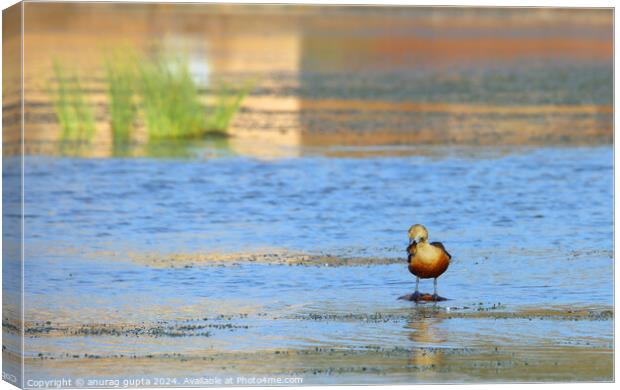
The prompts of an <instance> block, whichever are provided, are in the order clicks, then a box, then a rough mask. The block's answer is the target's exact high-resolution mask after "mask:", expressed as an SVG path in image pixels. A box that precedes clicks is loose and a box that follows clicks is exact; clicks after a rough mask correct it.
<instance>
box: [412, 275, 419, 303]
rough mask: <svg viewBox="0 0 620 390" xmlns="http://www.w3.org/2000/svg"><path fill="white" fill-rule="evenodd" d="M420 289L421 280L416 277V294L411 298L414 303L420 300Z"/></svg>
mask: <svg viewBox="0 0 620 390" xmlns="http://www.w3.org/2000/svg"><path fill="white" fill-rule="evenodd" d="M418 287H420V278H419V277H418V276H416V277H415V292H414V293H413V295H412V296H411V300H412V301H416V302H417V301H418V299H420V292H419V291H418Z"/></svg>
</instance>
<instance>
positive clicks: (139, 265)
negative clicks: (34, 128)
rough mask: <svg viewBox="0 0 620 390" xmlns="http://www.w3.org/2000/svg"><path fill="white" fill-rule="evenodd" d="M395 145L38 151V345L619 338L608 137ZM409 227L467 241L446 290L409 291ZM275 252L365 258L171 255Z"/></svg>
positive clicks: (33, 269) (29, 259) (225, 347)
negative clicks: (157, 262) (364, 151)
mask: <svg viewBox="0 0 620 390" xmlns="http://www.w3.org/2000/svg"><path fill="white" fill-rule="evenodd" d="M396 149H399V150H398V154H397V155H395V156H389V155H388V156H384V157H357V158H354V157H346V158H341V157H339V158H334V157H327V155H328V154H329V153H328V151H324V152H323V153H322V154H321V153H319V151H318V150H313V151H311V152H310V151H309V152H308V153H307V155H306V156H305V157H302V158H298V159H290V160H278V161H270V162H265V161H258V160H253V159H249V158H246V157H241V156H234V155H230V156H227V157H223V158H217V159H210V160H204V159H199V158H192V159H140V160H132V159H70V158H48V157H27V158H26V163H25V167H26V177H27V180H26V194H27V197H26V205H25V209H26V225H25V233H26V247H25V252H26V263H25V273H26V275H27V278H26V281H25V294H26V295H25V317H26V321H27V324H26V329H27V330H26V332H27V335H28V337H27V340H26V356H29V357H32V358H35V357H42V356H43V357H46V358H53V359H61V360H62V359H63V358H67V356H73V355H80V356H81V355H82V354H88V355H91V354H92V355H93V356H99V357H112V356H117V355H124V356H137V357H140V356H147V355H153V354H155V355H157V354H166V353H168V354H174V353H178V354H182V355H187V356H203V355H204V354H205V353H214V352H218V351H219V352H220V353H232V352H235V351H243V352H244V353H262V352H261V351H272V350H274V349H275V350H287V351H288V350H293V351H303V350H306V349H310V350H313V349H314V348H316V347H325V348H338V349H344V350H358V349H360V348H361V349H362V350H365V349H367V348H379V349H381V350H389V349H390V348H401V347H402V348H429V347H439V348H445V349H449V350H453V349H458V348H473V349H476V348H483V349H484V348H491V349H492V348H498V347H500V348H511V346H513V347H514V346H516V345H518V346H519V348H525V347H526V346H528V345H531V346H532V347H533V348H534V349H536V348H539V349H540V348H545V347H544V346H545V345H547V346H549V347H551V346H553V347H576V346H577V347H584V348H594V349H595V350H596V349H597V348H599V349H601V348H602V349H603V350H608V349H610V348H612V340H613V326H612V321H611V320H610V319H611V317H610V316H609V315H608V314H606V313H611V310H613V306H612V305H613V276H612V272H611V271H612V269H613V246H612V226H613V225H612V213H611V210H612V149H611V147H588V148H584V147H581V148H532V149H515V150H502V149H472V148H465V149H459V148H453V149H445V148H439V149H436V150H435V152H436V153H430V154H428V155H426V156H421V155H419V154H416V153H415V149H411V150H409V152H410V153H409V154H406V155H404V156H403V155H400V154H402V153H401V152H402V150H400V149H402V148H396ZM429 150H432V148H431V149H429ZM395 154H396V153H395ZM412 223H424V224H425V225H426V226H428V227H429V229H430V233H431V240H441V241H442V242H443V243H444V244H445V245H446V247H447V248H448V250H449V251H450V252H451V253H452V255H453V260H454V261H453V263H452V264H451V266H450V268H449V270H448V272H447V273H446V274H445V275H444V276H442V277H441V278H440V279H439V292H440V294H441V295H442V296H445V297H448V298H449V301H447V302H443V303H440V304H437V305H417V306H416V305H415V304H412V303H410V302H406V301H402V300H397V298H398V297H399V296H401V295H404V294H406V293H409V292H411V290H412V289H413V286H414V278H413V277H412V276H411V275H410V274H408V272H407V270H406V260H405V256H404V248H405V247H406V240H407V237H406V231H407V228H408V226H409V225H410V224H412ZM270 250H273V251H290V252H294V253H303V254H307V255H309V256H317V255H326V254H328V255H329V256H332V257H336V258H342V259H346V258H357V259H361V261H360V262H359V263H358V264H361V265H356V266H337V261H336V262H335V263H334V262H330V263H329V266H326V265H321V264H320V263H316V262H315V263H313V265H305V266H303V265H285V264H280V263H277V262H273V263H270V262H268V261H267V262H251V261H246V260H239V261H234V260H233V261H231V262H230V264H229V265H221V264H219V265H209V264H207V263H199V262H198V263H195V264H191V265H181V266H180V267H174V268H171V267H169V266H174V259H175V255H177V254H185V255H186V256H188V257H189V258H191V257H192V256H193V255H192V254H194V255H195V256H198V255H202V256H206V257H209V254H213V255H214V256H216V255H220V254H226V253H231V254H233V259H234V254H235V253H241V252H243V253H254V252H261V251H262V252H265V253H269V251H270ZM130 253H133V254H135V253H149V256H150V257H151V258H158V257H160V258H161V259H168V260H167V262H166V263H164V264H165V265H167V266H164V267H161V266H159V267H154V266H153V264H150V263H148V262H136V261H134V260H135V258H134V257H133V255H130ZM378 259H380V260H381V263H379V262H376V261H375V260H378ZM431 289H432V284H431V283H430V282H425V281H423V283H422V290H423V291H431ZM580 310H581V311H583V312H584V313H586V314H584V315H582V314H574V313H576V312H579V311H580ZM567 313H569V314H567ZM571 313H573V314H571ZM587 313H590V314H587ZM601 313H603V314H602V316H601ZM504 315H507V317H506V316H504ZM564 315H568V316H569V318H565V317H563V316H564ZM498 316H499V317H498ZM572 316H574V317H572ZM532 320H534V321H535V322H536V325H535V326H532V325H531V324H532ZM46 321H50V322H49V323H46ZM97 326H104V327H105V326H108V327H111V328H108V329H107V330H106V329H104V330H102V329H101V328H97ZM114 327H117V328H114ZM48 328H49V329H48ZM110 329H115V331H116V330H118V332H119V333H117V334H111V333H110ZM84 332H87V333H84ZM89 332H90V333H89ZM106 332H107V333H106ZM149 332H150V333H149ZM158 332H159V333H158ZM86 335H88V337H85V336H86ZM133 339H135V340H136V341H135V342H133V341H130V340H133ZM128 340H129V341H128ZM138 340H140V342H138ZM67 354H68V355H67ZM36 367H37V365H36V364H35V366H33V373H39V374H41V373H44V372H47V374H46V375H52V376H53V375H54V372H55V371H54V370H52V371H49V367H48V368H45V367H46V366H45V365H43V366H42V367H39V368H36ZM153 367H155V366H153ZM276 367H277V366H276ZM65 368H66V367H64V368H63V369H65ZM179 370H180V372H181V371H183V370H181V369H179ZM183 372H185V371H183ZM189 372H193V371H192V370H189ZM239 372H244V371H243V369H239ZM603 377H605V376H604V375H603ZM399 380H402V378H401V379H399ZM353 382H355V380H353Z"/></svg>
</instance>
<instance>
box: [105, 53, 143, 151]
mask: <svg viewBox="0 0 620 390" xmlns="http://www.w3.org/2000/svg"><path fill="white" fill-rule="evenodd" d="M135 64H136V57H135V55H133V52H131V51H123V52H122V53H121V52H120V51H118V52H108V53H106V56H105V61H104V66H105V71H106V81H107V83H108V102H109V107H110V127H111V129H112V139H113V142H114V144H115V145H119V144H127V143H129V142H130V141H131V137H132V131H133V126H134V123H135V121H136V116H137V106H136V103H135V92H136V91H135V90H136V87H137V86H136V84H137V83H136V77H137V69H136V65H135Z"/></svg>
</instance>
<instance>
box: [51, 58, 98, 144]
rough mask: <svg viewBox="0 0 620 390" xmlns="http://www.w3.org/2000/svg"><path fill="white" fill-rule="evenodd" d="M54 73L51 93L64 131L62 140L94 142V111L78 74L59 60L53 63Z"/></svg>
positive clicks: (57, 116)
mask: <svg viewBox="0 0 620 390" xmlns="http://www.w3.org/2000/svg"><path fill="white" fill-rule="evenodd" d="M53 72H54V81H55V83H51V85H50V86H49V93H50V95H51V99H52V104H53V107H54V113H55V114H56V118H57V119H58V122H59V123H60V127H61V129H62V133H61V137H62V140H63V141H76V142H90V141H92V138H93V136H94V134H95V129H96V122H95V115H94V110H93V106H92V104H91V103H90V102H89V101H88V99H87V97H86V92H85V90H84V88H83V87H82V84H81V82H80V79H79V78H78V76H77V73H76V72H74V71H69V70H68V69H67V68H66V67H65V66H64V65H63V64H61V63H60V62H59V61H58V60H54V62H53Z"/></svg>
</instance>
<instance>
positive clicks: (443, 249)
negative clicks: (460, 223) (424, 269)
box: [431, 242, 452, 259]
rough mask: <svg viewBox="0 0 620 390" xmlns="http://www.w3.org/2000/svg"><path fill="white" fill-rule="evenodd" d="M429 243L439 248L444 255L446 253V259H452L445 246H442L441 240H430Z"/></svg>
mask: <svg viewBox="0 0 620 390" xmlns="http://www.w3.org/2000/svg"><path fill="white" fill-rule="evenodd" d="M431 245H432V246H435V247H437V248H440V249H441V250H442V251H444V252H446V255H448V259H452V255H451V254H450V253H448V251H447V250H446V247H444V246H443V244H442V243H441V242H431Z"/></svg>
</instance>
